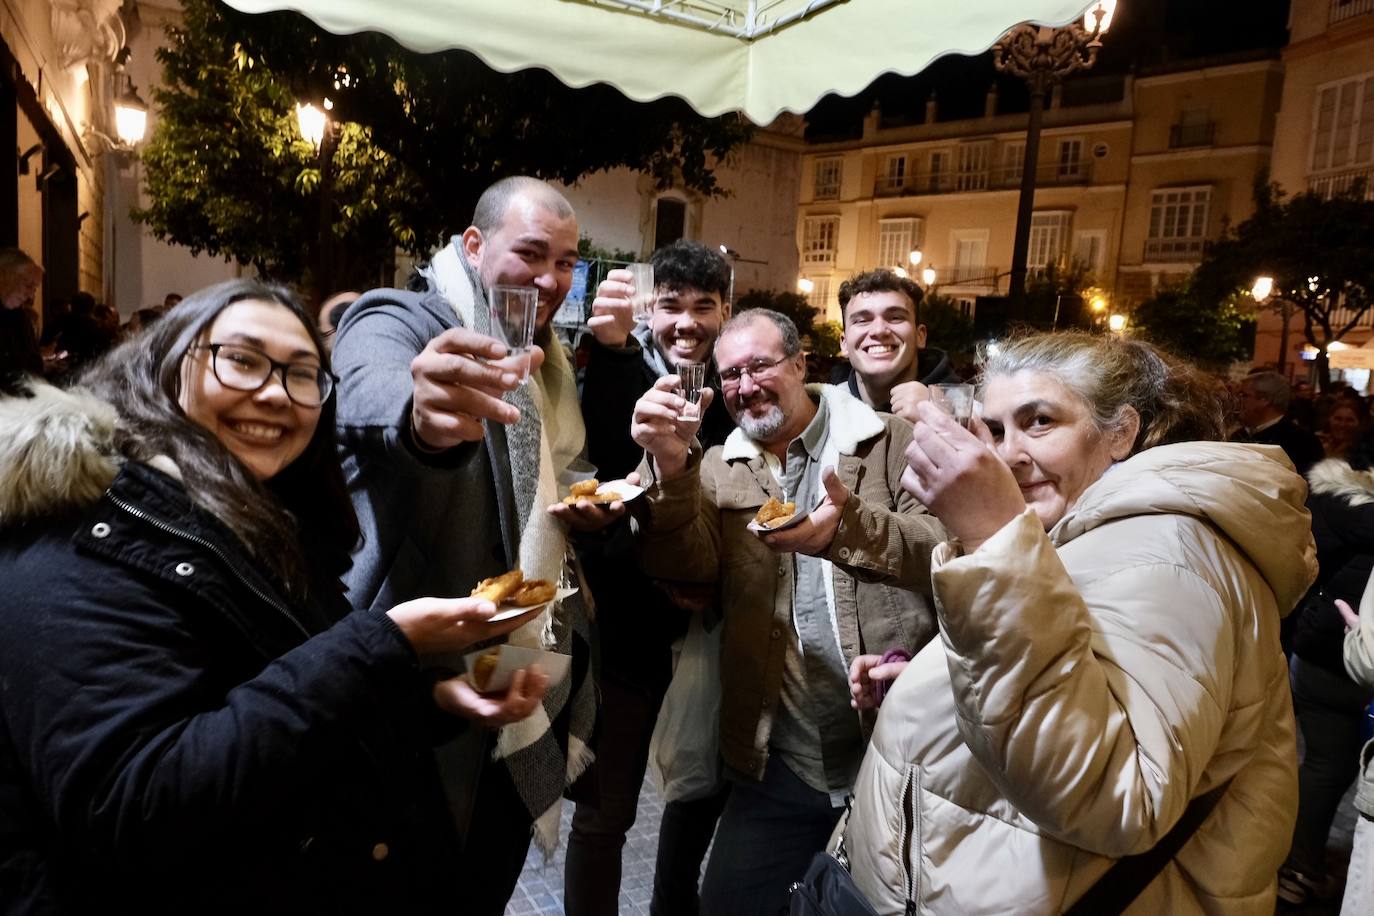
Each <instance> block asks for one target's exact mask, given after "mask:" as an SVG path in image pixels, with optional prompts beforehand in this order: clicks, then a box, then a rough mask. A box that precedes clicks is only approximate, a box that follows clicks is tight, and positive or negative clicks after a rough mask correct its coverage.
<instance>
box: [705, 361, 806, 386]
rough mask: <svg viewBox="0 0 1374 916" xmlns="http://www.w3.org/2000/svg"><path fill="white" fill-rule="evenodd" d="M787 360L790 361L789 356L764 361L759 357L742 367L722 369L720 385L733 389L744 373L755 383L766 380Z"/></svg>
mask: <svg viewBox="0 0 1374 916" xmlns="http://www.w3.org/2000/svg"><path fill="white" fill-rule="evenodd" d="M789 359H791V357H789V356H784V357H783V358H782V359H764V358H763V357H759V358H758V359H751V360H749V362H747V363H745V364H744V365H743V366H731V367H730V368H729V369H722V370H720V383H721V385H730V386H732V387H733V386H735V385H738V384H739V380H740V379H741V378H743V377H744V375H745V374H746V373H747V374H748V375H749V377H750V378H752V379H753V380H754V381H756V382H757V381H758V380H759V379H763V378H767V377H768V376H770V375H772V374H773V370H774V369H776V368H777V367H778V366H781V365H782V364H783V363H785V362H787V361H788V360H789Z"/></svg>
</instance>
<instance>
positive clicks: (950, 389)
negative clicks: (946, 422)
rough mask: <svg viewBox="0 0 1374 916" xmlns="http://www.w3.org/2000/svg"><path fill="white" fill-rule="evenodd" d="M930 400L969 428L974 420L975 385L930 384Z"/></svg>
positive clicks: (957, 421) (964, 426)
mask: <svg viewBox="0 0 1374 916" xmlns="http://www.w3.org/2000/svg"><path fill="white" fill-rule="evenodd" d="M930 400H931V403H933V404H934V405H935V406H936V407H938V408H940V409H941V410H943V411H944V412H945V413H947V414H949V415H950V416H951V417H953V418H954V421H955V422H956V423H958V424H959V425H960V426H962V427H963V428H964V429H968V428H969V427H970V426H971V425H972V420H973V386H972V385H962V384H953V383H950V382H941V383H939V384H937V385H931V386H930Z"/></svg>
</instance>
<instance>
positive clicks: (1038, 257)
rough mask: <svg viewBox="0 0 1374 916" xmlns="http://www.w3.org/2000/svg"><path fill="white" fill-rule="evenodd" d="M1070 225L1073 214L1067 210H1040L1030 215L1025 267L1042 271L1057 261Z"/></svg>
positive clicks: (1065, 242) (1061, 253)
mask: <svg viewBox="0 0 1374 916" xmlns="http://www.w3.org/2000/svg"><path fill="white" fill-rule="evenodd" d="M1072 223H1073V213H1072V212H1071V211H1069V210H1040V211H1038V212H1036V213H1034V214H1032V216H1031V227H1030V246H1029V248H1028V249H1027V252H1026V265H1027V266H1028V267H1033V268H1036V269H1040V270H1043V269H1044V268H1046V267H1049V266H1050V265H1051V264H1053V263H1055V262H1056V261H1058V260H1059V258H1060V256H1061V255H1063V254H1064V246H1065V245H1066V244H1067V242H1068V238H1069V226H1070V225H1071V224H1072Z"/></svg>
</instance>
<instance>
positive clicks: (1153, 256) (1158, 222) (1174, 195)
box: [1145, 186, 1212, 262]
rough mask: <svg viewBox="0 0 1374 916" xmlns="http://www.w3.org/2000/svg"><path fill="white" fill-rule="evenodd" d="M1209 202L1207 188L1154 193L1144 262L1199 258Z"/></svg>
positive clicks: (1167, 189)
mask: <svg viewBox="0 0 1374 916" xmlns="http://www.w3.org/2000/svg"><path fill="white" fill-rule="evenodd" d="M1211 202H1212V189H1211V188H1210V187H1207V186H1201V187H1192V188H1161V189H1160V190H1158V191H1155V192H1154V194H1153V196H1152V199H1151V203H1150V231H1149V234H1148V236H1147V237H1146V239H1145V260H1146V261H1153V262H1161V261H1162V262H1171V261H1173V262H1176V261H1196V260H1197V259H1199V258H1200V257H1202V248H1203V245H1204V244H1205V243H1206V240H1207V216H1208V210H1209V208H1210V206H1211Z"/></svg>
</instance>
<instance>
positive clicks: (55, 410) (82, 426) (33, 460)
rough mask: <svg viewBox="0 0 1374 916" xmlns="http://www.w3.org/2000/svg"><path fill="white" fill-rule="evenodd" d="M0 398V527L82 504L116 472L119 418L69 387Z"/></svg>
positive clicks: (37, 387)
mask: <svg viewBox="0 0 1374 916" xmlns="http://www.w3.org/2000/svg"><path fill="white" fill-rule="evenodd" d="M25 387H26V388H27V390H26V391H22V392H21V393H19V394H17V395H14V396H11V397H4V398H0V526H9V525H13V524H16V523H19V522H23V521H26V520H28V519H31V518H35V517H37V516H41V515H47V514H50V513H54V512H60V511H63V510H66V509H72V508H77V507H80V506H86V505H90V504H91V503H94V502H95V501H96V500H98V499H99V498H100V496H101V494H102V493H104V492H105V490H106V488H108V487H109V485H110V483H111V481H113V480H114V478H115V475H116V474H118V473H119V465H120V459H119V457H118V455H117V453H116V451H115V433H116V429H117V427H118V425H119V415H118V413H116V411H115V409H114V407H112V406H111V405H109V404H107V403H106V402H104V401H102V400H100V399H99V398H97V397H95V396H94V395H92V394H91V393H89V392H87V391H84V390H82V389H79V388H76V389H72V390H63V389H61V388H55V387H53V386H52V385H49V384H47V383H45V382H37V381H35V382H30V383H27V384H26V386H25Z"/></svg>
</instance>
